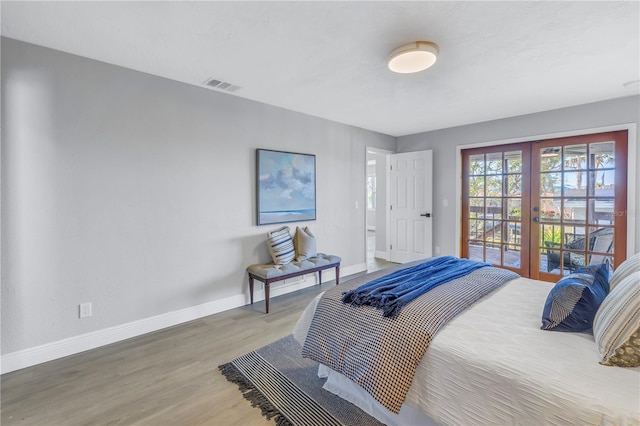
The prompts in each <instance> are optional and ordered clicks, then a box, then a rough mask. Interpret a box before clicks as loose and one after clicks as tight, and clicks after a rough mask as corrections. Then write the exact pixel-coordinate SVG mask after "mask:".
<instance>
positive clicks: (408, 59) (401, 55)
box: [387, 41, 439, 74]
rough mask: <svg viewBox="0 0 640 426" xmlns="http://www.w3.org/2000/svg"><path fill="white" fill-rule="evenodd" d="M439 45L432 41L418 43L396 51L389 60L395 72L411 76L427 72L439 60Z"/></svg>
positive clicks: (389, 64)
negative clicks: (419, 72) (415, 73)
mask: <svg viewBox="0 0 640 426" xmlns="http://www.w3.org/2000/svg"><path fill="white" fill-rule="evenodd" d="M438 53H439V50H438V45H437V44H435V43H432V42H430V41H416V42H413V43H409V44H405V45H404V46H400V47H398V48H397V49H395V50H394V51H393V52H391V54H390V55H389V58H388V59H387V66H388V67H389V69H390V70H391V71H393V72H397V73H401V74H409V73H413V72H418V71H422V70H426V69H427V68H429V67H430V66H432V65H433V64H435V63H436V59H438Z"/></svg>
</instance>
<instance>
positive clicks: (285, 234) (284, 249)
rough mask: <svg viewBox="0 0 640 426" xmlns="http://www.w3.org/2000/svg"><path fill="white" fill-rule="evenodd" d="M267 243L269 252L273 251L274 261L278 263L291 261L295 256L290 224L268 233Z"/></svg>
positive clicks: (282, 263)
mask: <svg viewBox="0 0 640 426" xmlns="http://www.w3.org/2000/svg"><path fill="white" fill-rule="evenodd" d="M267 245H268V246H269V253H271V257H272V258H273V263H275V264H276V265H284V264H286V263H290V262H291V261H292V260H293V258H294V257H295V251H294V249H293V240H292V239H291V234H290V233H289V227H288V226H283V227H282V228H280V229H276V230H275V231H271V232H269V233H267Z"/></svg>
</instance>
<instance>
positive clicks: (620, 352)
mask: <svg viewBox="0 0 640 426" xmlns="http://www.w3.org/2000/svg"><path fill="white" fill-rule="evenodd" d="M593 336H594V337H595V339H596V344H597V345H598V351H599V352H600V356H601V360H600V364H604V365H615V366H618V367H638V366H640V272H631V273H630V274H629V275H627V277H625V278H624V279H623V280H622V281H620V282H619V283H618V284H617V285H616V286H615V288H614V289H613V290H611V292H610V293H609V295H607V297H606V298H605V299H604V301H603V302H602V304H601V305H600V308H598V312H596V316H595V319H594V320H593Z"/></svg>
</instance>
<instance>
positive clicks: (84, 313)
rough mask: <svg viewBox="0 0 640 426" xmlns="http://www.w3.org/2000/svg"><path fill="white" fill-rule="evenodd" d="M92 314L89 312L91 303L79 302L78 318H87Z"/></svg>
mask: <svg viewBox="0 0 640 426" xmlns="http://www.w3.org/2000/svg"><path fill="white" fill-rule="evenodd" d="M91 315H92V313H91V303H81V304H80V318H87V317H90V316H91Z"/></svg>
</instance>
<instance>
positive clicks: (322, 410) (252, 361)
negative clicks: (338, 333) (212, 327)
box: [219, 336, 381, 426]
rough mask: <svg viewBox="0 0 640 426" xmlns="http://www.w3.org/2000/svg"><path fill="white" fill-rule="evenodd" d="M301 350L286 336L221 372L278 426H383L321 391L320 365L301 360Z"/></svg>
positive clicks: (231, 363) (228, 365) (347, 403)
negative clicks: (318, 373)
mask: <svg viewBox="0 0 640 426" xmlns="http://www.w3.org/2000/svg"><path fill="white" fill-rule="evenodd" d="M300 351H301V347H300V345H299V344H298V342H297V341H296V340H295V339H294V338H293V336H287V337H285V338H283V339H280V340H278V341H276V342H274V343H271V344H269V345H267V346H265V347H263V348H260V349H257V350H255V351H252V352H249V353H248V354H246V355H243V356H241V357H238V358H236V359H234V360H233V361H231V362H229V363H227V364H224V365H221V366H220V367H219V368H220V370H221V371H222V374H224V376H225V377H226V378H227V380H229V381H231V382H233V383H236V384H237V385H238V387H239V389H240V391H241V392H242V393H243V395H244V397H245V398H246V399H247V400H249V401H250V402H251V405H253V406H254V407H259V408H260V409H261V410H262V414H263V415H264V416H265V417H267V419H272V418H273V419H274V420H275V422H276V424H277V425H278V426H288V425H293V426H298V425H299V426H309V425H314V426H315V425H318V426H321V425H322V426H323V425H327V426H334V425H335V426H338V425H344V426H351V425H353V426H355V425H365V426H366V425H371V426H380V425H381V423H380V422H378V421H377V420H375V419H374V418H372V417H371V416H369V415H368V414H366V413H365V412H363V411H362V410H360V409H359V408H357V407H356V406H354V405H353V404H351V403H349V402H347V401H345V400H343V399H341V398H339V397H337V396H335V395H333V394H332V393H330V392H327V391H325V390H324V389H322V385H323V384H324V379H320V378H318V375H317V372H318V364H317V363H316V362H314V361H311V360H309V359H305V358H302V357H301V356H300Z"/></svg>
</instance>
